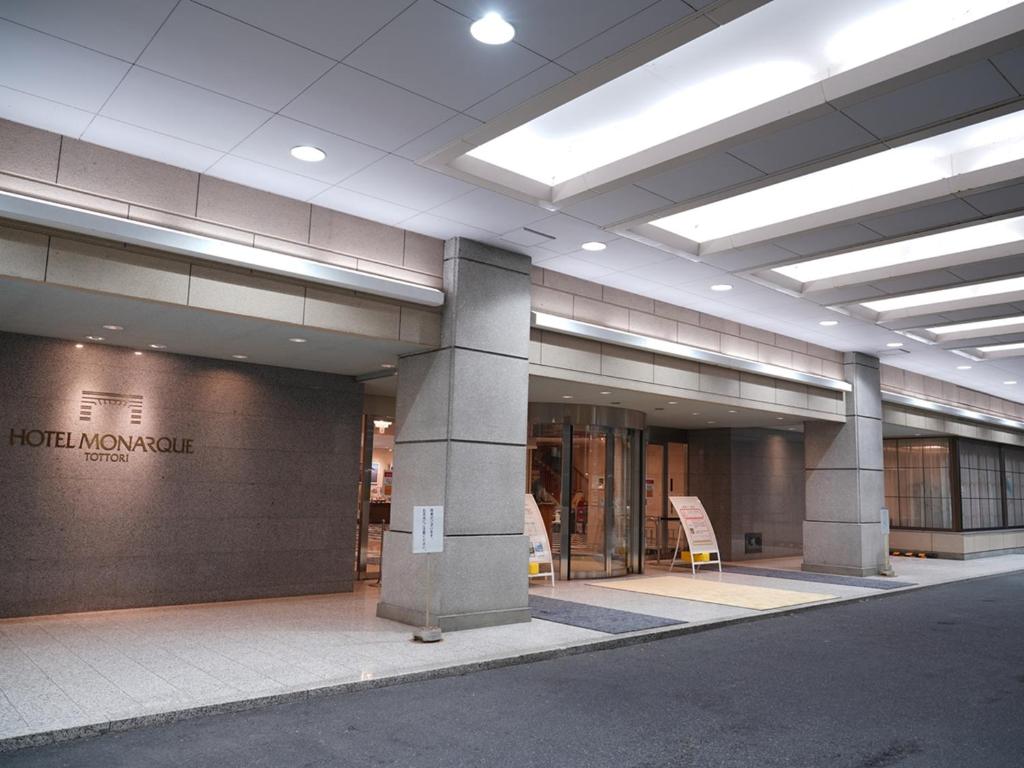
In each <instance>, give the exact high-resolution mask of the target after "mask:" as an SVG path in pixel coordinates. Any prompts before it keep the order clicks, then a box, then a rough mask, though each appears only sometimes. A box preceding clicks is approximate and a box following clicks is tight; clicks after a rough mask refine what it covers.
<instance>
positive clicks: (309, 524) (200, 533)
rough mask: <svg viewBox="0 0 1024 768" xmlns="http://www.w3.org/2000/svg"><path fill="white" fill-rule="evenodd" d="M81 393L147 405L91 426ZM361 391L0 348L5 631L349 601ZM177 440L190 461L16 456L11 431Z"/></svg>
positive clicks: (315, 381) (39, 452)
mask: <svg viewBox="0 0 1024 768" xmlns="http://www.w3.org/2000/svg"><path fill="white" fill-rule="evenodd" d="M83 390H90V391H101V392H120V393H126V394H137V395H142V396H143V404H142V423H141V424H140V425H132V424H130V421H129V416H128V412H127V410H126V409H124V408H119V407H117V406H112V405H111V406H97V407H95V408H94V412H93V416H92V420H91V421H89V422H82V421H80V419H79V415H80V414H79V408H80V403H81V395H82V391H83ZM361 413H362V394H361V390H360V387H359V385H358V384H356V383H355V382H354V381H353V380H352V379H351V378H348V377H343V376H332V375H329V374H323V373H315V372H310V371H295V370H290V369H285V368H272V367H268V366H257V365H247V364H243V363H228V362H223V361H217V360H209V359H204V358H193V357H185V356H181V355H172V354H166V353H156V352H153V353H147V354H144V355H142V356H136V355H133V354H132V353H131V351H130V350H126V349H119V348H114V347H104V346H99V345H88V346H86V347H85V348H84V349H75V348H74V346H73V345H72V344H71V343H69V342H66V341H58V340H53V339H44V338H39V337H32V336H20V335H14V334H3V333H0V616H23V615H32V614H42V613H59V612H65V611H86V610H101V609H107V608H124V607H133V606H145V605H165V604H176V603H190V602H206V601H214V600H235V599H246V598H257V597H279V596H285V595H296V594H316V593H326V592H336V591H346V590H350V589H351V588H352V574H353V555H354V548H355V517H356V497H357V483H358V462H359V440H360V416H361ZM12 429H14V430H16V431H20V430H22V429H51V430H60V431H67V432H71V433H72V434H73V435H74V436H75V438H76V440H77V436H78V435H79V434H80V433H82V432H87V433H90V434H92V433H94V432H95V433H100V434H103V433H114V434H123V435H147V436H149V435H152V436H159V435H167V436H170V437H177V438H189V439H191V440H192V441H193V450H194V452H193V453H192V454H190V455H189V454H180V455H179V454H167V453H156V454H152V453H143V452H140V451H134V452H132V453H130V454H129V459H128V461H127V462H117V463H107V462H91V461H87V460H86V458H85V456H84V454H83V452H82V451H80V450H78V449H77V447H76V448H75V449H64V448H45V447H38V448H34V447H29V446H24V445H19V444H16V445H11V439H10V433H11V430H12Z"/></svg>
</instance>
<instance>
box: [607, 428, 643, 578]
mask: <svg viewBox="0 0 1024 768" xmlns="http://www.w3.org/2000/svg"><path fill="white" fill-rule="evenodd" d="M612 441H613V443H614V448H615V457H614V469H613V471H612V479H611V485H612V529H611V533H612V535H611V541H610V542H609V545H610V546H611V567H612V575H613V576H622V575H624V574H625V573H627V572H628V571H629V570H630V569H629V553H630V552H631V551H632V550H633V541H632V538H633V536H632V530H633V526H631V525H630V520H631V519H632V517H633V499H634V498H635V495H634V491H633V489H634V487H635V485H634V484H635V482H636V479H635V478H634V477H633V466H634V463H633V458H634V457H633V446H634V444H635V442H636V439H635V436H634V433H633V432H632V431H630V430H626V429H616V430H615V432H614V433H613V434H612Z"/></svg>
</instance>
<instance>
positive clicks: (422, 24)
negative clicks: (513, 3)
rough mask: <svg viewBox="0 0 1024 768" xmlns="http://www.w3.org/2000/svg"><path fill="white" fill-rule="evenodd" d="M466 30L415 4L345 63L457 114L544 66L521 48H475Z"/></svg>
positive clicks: (449, 14)
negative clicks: (437, 103) (448, 108)
mask: <svg viewBox="0 0 1024 768" xmlns="http://www.w3.org/2000/svg"><path fill="white" fill-rule="evenodd" d="M469 25H470V22H469V20H468V19H466V18H465V17H464V16H461V15H459V14H458V13H455V12H454V11H452V10H450V9H448V8H446V7H444V6H442V5H440V4H438V3H435V2H434V0H418V2H416V3H415V4H414V5H413V6H412V7H411V8H409V10H407V11H405V12H404V13H403V14H402V15H401V16H399V17H398V18H397V19H395V20H394V21H392V22H391V23H390V24H388V25H387V26H386V27H385V28H384V29H382V30H381V31H380V32H378V33H377V34H376V35H374V36H373V37H372V38H370V39H369V40H368V41H367V42H366V43H365V44H364V45H362V46H361V47H360V48H359V49H358V50H356V51H355V52H354V53H352V55H350V56H349V57H347V58H346V59H345V63H346V64H350V65H351V66H353V67H356V68H358V69H361V70H363V71H364V72H368V73H370V74H372V75H376V76H377V77H380V78H383V79H384V80H387V81H388V82H389V83H394V84H395V85H399V86H401V87H403V88H407V89H408V90H410V91H413V92H414V93H418V94H421V95H422V96H425V97H426V98H428V99H432V100H434V101H437V102H440V103H442V104H446V105H448V106H449V107H452V108H453V109H457V110H460V111H461V110H465V109H466V108H467V107H470V106H472V105H473V104H476V103H477V102H478V101H480V100H482V99H485V98H487V97H488V96H490V95H491V94H493V93H496V92H497V91H499V90H501V89H502V88H504V87H505V86H506V85H508V84H509V83H512V82H514V81H516V80H518V79H519V78H521V77H522V76H523V75H525V74H527V73H529V72H532V71H533V70H535V69H538V68H539V67H541V66H543V65H544V64H545V61H544V59H543V58H541V57H540V56H538V55H537V54H535V53H531V52H530V51H527V50H526V49H525V48H523V47H522V46H518V45H484V44H482V43H479V42H477V41H476V40H474V39H473V38H472V37H471V36H470V34H469Z"/></svg>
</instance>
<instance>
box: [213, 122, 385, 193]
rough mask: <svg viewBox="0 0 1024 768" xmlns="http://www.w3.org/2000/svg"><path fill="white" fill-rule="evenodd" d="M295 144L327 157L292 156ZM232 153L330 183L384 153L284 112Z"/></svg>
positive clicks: (357, 169)
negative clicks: (305, 158) (312, 159)
mask: <svg viewBox="0 0 1024 768" xmlns="http://www.w3.org/2000/svg"><path fill="white" fill-rule="evenodd" d="M296 146H313V147H317V148H319V149H322V150H323V151H324V152H325V153H326V154H327V157H326V158H324V159H323V160H322V161H320V162H318V163H307V162H304V161H302V160H296V159H295V158H294V157H292V156H291V149H292V148H293V147H296ZM231 154H232V155H236V156H238V157H244V158H246V159H247V160H255V161H256V162H258V163H263V164H264V165H269V166H272V167H274V168H280V169H281V170H284V171H290V172H292V173H297V174H299V175H300V176H308V177H309V178H311V179H317V180H319V181H323V182H326V183H328V184H337V183H338V182H339V181H341V180H342V179H345V178H348V177H349V176H351V175H352V174H353V173H355V172H357V171H359V170H362V169H363V168H365V167H366V166H368V165H370V164H371V163H373V162H375V161H377V160H380V159H381V158H382V157H384V155H385V153H384V152H382V151H381V150H379V149H374V148H373V147H369V146H367V145H366V144H360V143H359V142H358V141H352V140H351V139H346V138H343V137H341V136H338V135H337V134H334V133H330V132H328V131H323V130H321V129H319V128H314V127H313V126H310V125H306V124H305V123H300V122H298V121H297V120H292V119H290V118H287V117H282V116H281V115H275V116H274V117H272V118H271V119H270V120H268V121H267V122H266V123H264V124H263V125H261V126H260V127H259V128H257V129H256V131H255V132H254V133H253V134H252V135H250V136H249V137H248V138H246V139H245V141H243V142H242V143H241V144H239V145H238V146H237V147H235V148H234V149H233V150H232V151H231Z"/></svg>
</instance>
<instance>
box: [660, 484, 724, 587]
mask: <svg viewBox="0 0 1024 768" xmlns="http://www.w3.org/2000/svg"><path fill="white" fill-rule="evenodd" d="M668 500H669V501H670V502H671V503H672V509H674V510H675V512H676V515H678V516H679V523H680V526H679V528H680V530H679V535H678V536H677V537H676V549H675V552H673V553H672V564H671V565H669V567H668V569H669V570H670V571H671V570H672V567H673V566H674V565H675V564H676V558H677V557H678V556H679V545H680V544H682V537H683V536H686V543H687V545H688V548H689V550H690V570H691V571H692V572H693V573H696V572H697V566H698V565H714V564H716V563H717V564H718V570H719V571H721V570H722V555H721V553H720V552H719V551H718V539H717V538H715V529H714V528H712V527H711V520H710V519H708V513H707V510H706V509H704V505H703V504H701V501H700V499H699V498H697V497H696V496H670V497H669V499H668ZM697 555H707V556H708V559H707V560H701V561H700V562H698V561H697ZM712 555H713V556H714V559H712Z"/></svg>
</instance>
